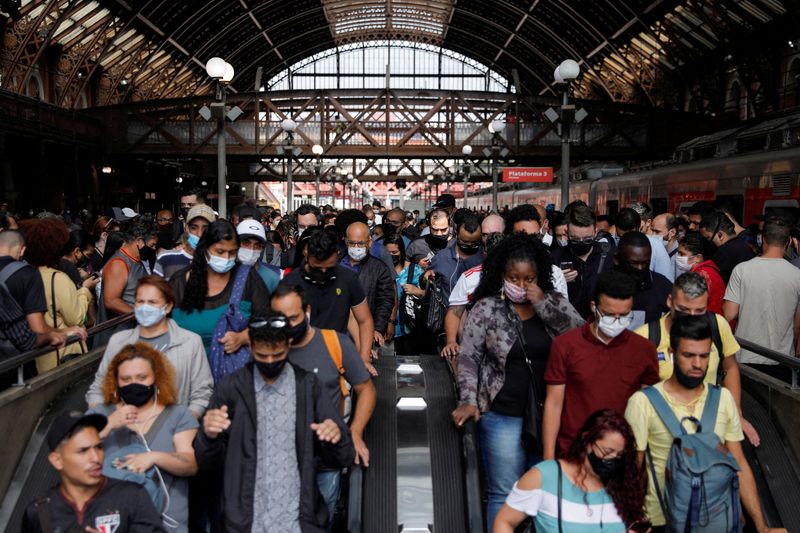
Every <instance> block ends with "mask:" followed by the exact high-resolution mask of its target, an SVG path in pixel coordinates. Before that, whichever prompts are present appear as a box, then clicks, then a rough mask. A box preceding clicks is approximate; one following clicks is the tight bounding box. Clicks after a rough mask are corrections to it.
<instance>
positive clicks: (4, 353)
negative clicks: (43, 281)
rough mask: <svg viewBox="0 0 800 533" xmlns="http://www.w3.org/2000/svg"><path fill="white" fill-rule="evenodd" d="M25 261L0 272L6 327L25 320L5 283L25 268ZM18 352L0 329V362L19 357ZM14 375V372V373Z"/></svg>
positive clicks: (0, 294) (1, 298) (14, 262)
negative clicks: (6, 317)
mask: <svg viewBox="0 0 800 533" xmlns="http://www.w3.org/2000/svg"><path fill="white" fill-rule="evenodd" d="M27 264H28V263H26V262H25V261H12V262H11V263H9V264H8V265H6V266H5V268H3V269H2V270H0V305H2V306H3V309H5V314H6V315H7V316H8V320H7V321H6V325H8V326H10V325H12V324H14V323H16V322H17V321H18V320H25V312H24V311H23V309H22V306H21V305H19V302H17V300H16V299H14V297H13V296H12V295H11V293H10V292H9V291H8V286H7V285H6V281H8V278H10V277H11V276H13V275H14V274H16V273H17V272H18V271H19V270H20V269H22V268H24V267H25V266H27ZM19 353H20V350H19V349H18V348H17V347H16V346H15V345H14V343H13V342H11V340H10V339H9V338H8V337H7V336H6V334H5V331H3V328H0V360H2V359H7V358H9V357H13V356H15V355H19ZM14 375H16V372H14Z"/></svg>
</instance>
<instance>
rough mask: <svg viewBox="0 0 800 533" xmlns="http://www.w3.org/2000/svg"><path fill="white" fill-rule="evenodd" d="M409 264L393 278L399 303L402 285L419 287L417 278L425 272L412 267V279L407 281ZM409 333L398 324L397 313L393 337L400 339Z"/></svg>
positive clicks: (415, 266)
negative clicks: (408, 284)
mask: <svg viewBox="0 0 800 533" xmlns="http://www.w3.org/2000/svg"><path fill="white" fill-rule="evenodd" d="M410 266H411V263H409V266H407V267H405V268H404V269H403V270H402V271H401V272H400V273H399V274H397V278H395V282H396V283H397V301H398V302H399V301H400V299H401V298H402V297H403V294H405V291H404V290H403V285H405V284H406V283H410V284H411V285H416V286H417V287H419V278H420V277H421V276H422V274H423V272H425V270H424V269H423V268H422V267H421V266H419V265H414V279H412V280H411V281H409V280H408V271H409V269H410ZM408 333H409V332H408V331H407V330H406V326H405V325H404V324H401V322H400V310H398V311H397V318H396V319H395V333H394V336H395V337H402V336H403V335H407V334H408Z"/></svg>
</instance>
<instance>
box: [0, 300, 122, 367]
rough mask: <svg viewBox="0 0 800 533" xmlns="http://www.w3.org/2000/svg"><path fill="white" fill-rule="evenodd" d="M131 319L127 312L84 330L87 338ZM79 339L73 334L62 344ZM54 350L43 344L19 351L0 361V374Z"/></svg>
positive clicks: (67, 344)
mask: <svg viewBox="0 0 800 533" xmlns="http://www.w3.org/2000/svg"><path fill="white" fill-rule="evenodd" d="M131 320H133V313H129V314H127V315H122V316H119V317H117V318H112V319H111V320H107V321H105V322H103V323H102V324H99V325H97V326H95V327H93V328H90V329H88V330H87V331H86V334H87V339H88V338H89V337H91V336H93V335H97V334H98V333H102V332H104V331H108V330H109V329H112V328H116V327H117V326H119V325H121V324H125V323H127V322H129V321H131ZM80 340H81V338H80V337H78V336H77V335H73V336H71V337H68V338H67V342H66V344H65V345H64V346H69V345H70V344H74V343H76V342H79V341H80ZM64 346H61V347H59V348H58V349H59V350H61V349H63V348H64ZM55 350H56V347H54V346H44V347H42V348H36V349H33V350H29V351H27V352H25V353H21V354H18V355H15V356H13V357H9V358H8V359H6V360H5V361H0V374H2V373H5V372H8V371H10V370H16V369H18V368H20V367H22V366H24V365H25V364H26V363H28V362H30V361H33V360H35V359H36V358H37V357H41V356H43V355H47V354H49V353H52V352H54V351H55Z"/></svg>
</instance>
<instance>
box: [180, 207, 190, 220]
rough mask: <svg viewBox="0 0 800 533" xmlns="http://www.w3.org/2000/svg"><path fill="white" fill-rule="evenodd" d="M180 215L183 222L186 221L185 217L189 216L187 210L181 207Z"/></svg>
mask: <svg viewBox="0 0 800 533" xmlns="http://www.w3.org/2000/svg"><path fill="white" fill-rule="evenodd" d="M181 215H183V220H184V221H186V217H187V216H189V208H188V207H181Z"/></svg>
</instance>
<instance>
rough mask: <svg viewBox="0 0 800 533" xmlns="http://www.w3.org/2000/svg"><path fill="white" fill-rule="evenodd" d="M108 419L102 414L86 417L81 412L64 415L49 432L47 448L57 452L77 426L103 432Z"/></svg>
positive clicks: (57, 419)
mask: <svg viewBox="0 0 800 533" xmlns="http://www.w3.org/2000/svg"><path fill="white" fill-rule="evenodd" d="M107 423H108V419H107V418H106V417H105V416H103V415H101V414H89V415H85V414H83V413H82V412H80V411H70V412H67V413H62V414H60V415H58V416H57V417H56V419H55V420H53V424H52V425H51V426H50V431H48V432H47V446H49V447H50V450H55V449H56V448H58V445H59V444H61V443H62V442H63V441H64V439H66V438H67V435H69V434H70V433H71V432H72V430H73V429H75V428H76V427H77V426H89V427H93V428H95V429H97V431H98V432H99V431H102V430H103V428H104V427H106V424H107Z"/></svg>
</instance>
